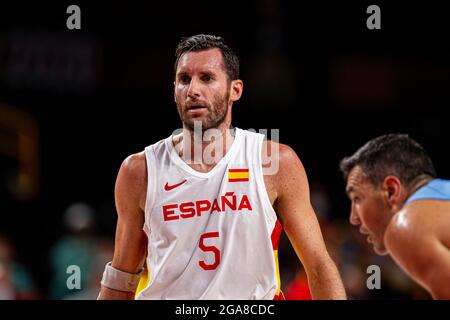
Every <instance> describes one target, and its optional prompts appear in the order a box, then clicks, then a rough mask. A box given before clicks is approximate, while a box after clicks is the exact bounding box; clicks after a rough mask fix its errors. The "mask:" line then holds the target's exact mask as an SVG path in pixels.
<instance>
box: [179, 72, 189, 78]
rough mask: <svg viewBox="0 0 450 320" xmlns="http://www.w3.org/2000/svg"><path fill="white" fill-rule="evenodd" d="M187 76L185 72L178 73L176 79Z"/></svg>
mask: <svg viewBox="0 0 450 320" xmlns="http://www.w3.org/2000/svg"><path fill="white" fill-rule="evenodd" d="M187 75H189V74H188V72H187V71H180V72H178V73H177V77H182V76H187Z"/></svg>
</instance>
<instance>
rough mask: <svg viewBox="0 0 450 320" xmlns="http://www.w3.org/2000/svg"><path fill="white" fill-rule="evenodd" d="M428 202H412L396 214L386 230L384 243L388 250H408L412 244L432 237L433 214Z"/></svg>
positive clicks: (412, 247)
mask: <svg viewBox="0 0 450 320" xmlns="http://www.w3.org/2000/svg"><path fill="white" fill-rule="evenodd" d="M431 206H432V204H430V203H429V201H414V202H411V203H410V204H408V205H407V206H406V207H404V208H402V209H401V210H400V211H399V212H397V213H396V214H395V215H394V216H393V217H392V219H391V221H390V223H389V225H388V226H387V228H386V233H385V241H386V245H387V246H388V247H391V248H390V249H393V250H396V249H402V248H410V249H414V244H415V243H419V242H422V241H424V239H426V238H429V237H433V236H434V230H435V227H436V223H437V222H438V221H436V220H434V219H433V216H434V215H435V213H434V212H433V210H432V207H431Z"/></svg>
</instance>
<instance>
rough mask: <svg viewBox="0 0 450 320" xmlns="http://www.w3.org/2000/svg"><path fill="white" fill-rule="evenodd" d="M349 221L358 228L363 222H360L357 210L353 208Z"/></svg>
mask: <svg viewBox="0 0 450 320" xmlns="http://www.w3.org/2000/svg"><path fill="white" fill-rule="evenodd" d="M349 221H350V223H351V224H352V225H354V226H358V225H360V224H361V221H360V220H359V217H358V215H357V213H356V210H355V209H354V208H353V206H352V208H351V210H350V217H349Z"/></svg>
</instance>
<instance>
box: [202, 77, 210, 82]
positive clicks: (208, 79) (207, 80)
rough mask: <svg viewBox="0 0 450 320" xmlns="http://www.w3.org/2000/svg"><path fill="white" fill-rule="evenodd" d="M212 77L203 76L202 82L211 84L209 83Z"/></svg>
mask: <svg viewBox="0 0 450 320" xmlns="http://www.w3.org/2000/svg"><path fill="white" fill-rule="evenodd" d="M211 79H212V78H211V77H210V76H203V77H202V81H204V82H209V81H211Z"/></svg>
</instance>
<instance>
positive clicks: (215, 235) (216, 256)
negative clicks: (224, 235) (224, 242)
mask: <svg viewBox="0 0 450 320" xmlns="http://www.w3.org/2000/svg"><path fill="white" fill-rule="evenodd" d="M218 237H219V233H218V232H208V233H204V234H202V235H201V236H200V242H199V244H198V246H199V247H200V249H201V250H202V251H204V252H212V253H214V262H213V263H212V264H207V263H205V261H203V260H202V261H199V262H198V264H199V265H200V267H202V268H203V269H204V270H214V269H216V268H217V266H218V265H219V263H220V251H219V249H218V248H217V247H215V246H207V245H205V239H208V238H218Z"/></svg>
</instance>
